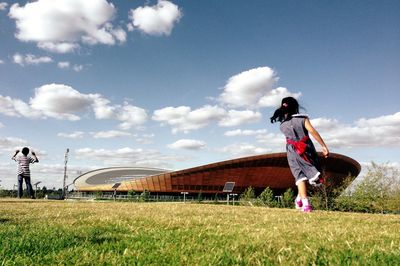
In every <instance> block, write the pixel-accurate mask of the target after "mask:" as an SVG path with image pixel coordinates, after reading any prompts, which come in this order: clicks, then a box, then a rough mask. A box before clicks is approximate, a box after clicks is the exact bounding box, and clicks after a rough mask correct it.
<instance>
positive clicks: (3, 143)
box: [0, 137, 28, 158]
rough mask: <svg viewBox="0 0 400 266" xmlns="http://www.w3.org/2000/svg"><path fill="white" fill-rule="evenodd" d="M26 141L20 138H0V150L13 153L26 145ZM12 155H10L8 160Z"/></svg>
mask: <svg viewBox="0 0 400 266" xmlns="http://www.w3.org/2000/svg"><path fill="white" fill-rule="evenodd" d="M27 143H28V142H27V141H26V140H24V139H20V138H13V137H8V138H0V150H1V151H6V152H14V151H15V150H16V149H21V147H23V146H26V145H27ZM12 155H13V154H10V158H11V156H12Z"/></svg>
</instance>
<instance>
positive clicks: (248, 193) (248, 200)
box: [239, 186, 256, 205]
mask: <svg viewBox="0 0 400 266" xmlns="http://www.w3.org/2000/svg"><path fill="white" fill-rule="evenodd" d="M255 198H256V194H255V192H254V189H253V187H251V186H250V187H248V188H246V190H245V191H244V192H243V193H242V194H240V198H239V199H240V201H241V202H242V204H250V205H253V201H254V199H255Z"/></svg>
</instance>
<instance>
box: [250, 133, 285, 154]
mask: <svg viewBox="0 0 400 266" xmlns="http://www.w3.org/2000/svg"><path fill="white" fill-rule="evenodd" d="M256 139H257V142H258V143H261V144H263V145H264V146H265V147H268V148H269V149H271V150H273V151H283V150H284V149H285V147H286V140H285V137H284V136H283V135H282V134H274V133H266V134H261V135H257V136H256Z"/></svg>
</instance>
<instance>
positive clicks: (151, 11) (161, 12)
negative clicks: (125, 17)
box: [128, 0, 182, 36]
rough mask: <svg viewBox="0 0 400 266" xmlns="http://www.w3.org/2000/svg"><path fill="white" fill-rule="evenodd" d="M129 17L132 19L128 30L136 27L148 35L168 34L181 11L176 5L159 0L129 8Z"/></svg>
mask: <svg viewBox="0 0 400 266" xmlns="http://www.w3.org/2000/svg"><path fill="white" fill-rule="evenodd" d="M129 17H130V19H131V20H132V24H131V26H130V27H128V29H129V30H133V29H134V28H137V29H139V30H140V31H142V32H144V33H146V34H149V35H158V36H159V35H163V34H164V35H170V34H171V31H172V29H173V27H174V24H175V23H177V22H179V20H180V18H181V17H182V12H181V10H179V7H178V6H177V5H175V4H173V3H171V2H169V1H164V0H159V1H158V3H157V5H155V6H143V7H138V8H136V9H134V10H131V11H130V16H129ZM132 26H133V27H132Z"/></svg>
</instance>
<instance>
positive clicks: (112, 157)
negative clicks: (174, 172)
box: [74, 147, 187, 168]
mask: <svg viewBox="0 0 400 266" xmlns="http://www.w3.org/2000/svg"><path fill="white" fill-rule="evenodd" d="M74 154H75V156H76V158H77V159H85V160H88V161H90V160H94V161H96V162H101V163H103V164H104V165H106V166H141V167H157V168H159V167H161V168H171V167H172V165H173V163H174V162H176V161H184V160H186V159H187V158H185V157H182V156H174V155H165V154H162V153H160V152H158V151H156V150H151V149H149V150H146V149H141V148H138V149H133V148H130V147H125V148H121V149H116V150H108V149H92V148H82V149H77V150H75V152H74Z"/></svg>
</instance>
